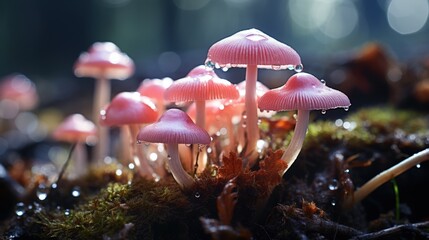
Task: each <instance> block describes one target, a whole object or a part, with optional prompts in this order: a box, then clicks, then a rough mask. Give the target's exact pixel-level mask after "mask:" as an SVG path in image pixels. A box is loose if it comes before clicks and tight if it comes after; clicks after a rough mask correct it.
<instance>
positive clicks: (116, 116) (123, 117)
mask: <svg viewBox="0 0 429 240" xmlns="http://www.w3.org/2000/svg"><path fill="white" fill-rule="evenodd" d="M157 119H158V111H157V110H156V107H155V104H154V103H153V102H152V101H151V100H150V99H149V98H147V97H144V96H141V95H140V93H138V92H120V93H118V94H117V95H116V96H115V97H114V98H113V99H112V101H111V102H110V104H109V105H107V107H106V108H105V109H104V110H102V111H101V113H100V123H101V125H103V126H122V128H121V131H125V130H126V129H128V131H129V136H130V138H129V141H130V142H129V143H130V145H129V147H130V148H131V152H132V154H133V161H134V163H135V164H136V166H137V170H138V171H139V173H140V175H141V176H142V177H146V178H148V179H154V178H155V179H156V178H157V176H156V174H155V173H154V171H153V169H152V167H151V166H150V165H149V162H148V160H147V158H146V157H145V155H144V153H143V152H142V151H143V149H142V148H139V147H137V142H136V137H137V134H138V132H139V130H140V125H142V124H147V123H152V122H155V121H156V120H157ZM124 127H126V128H124Z"/></svg>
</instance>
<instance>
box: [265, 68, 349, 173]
mask: <svg viewBox="0 0 429 240" xmlns="http://www.w3.org/2000/svg"><path fill="white" fill-rule="evenodd" d="M258 106H259V109H261V110H273V111H289V110H298V114H297V119H296V125H295V131H294V135H293V137H292V140H291V142H290V143H289V145H288V147H287V149H286V150H285V152H284V154H283V156H282V160H283V161H285V162H286V163H287V168H286V169H285V170H284V172H283V174H284V173H285V172H286V171H287V170H288V169H289V168H290V167H291V166H292V164H293V162H294V161H295V159H296V158H297V156H298V154H299V152H300V151H301V148H302V144H303V143H304V138H305V135H306V133H307V127H308V123H309V116H310V111H311V110H322V111H326V110H328V109H334V108H344V109H348V107H349V106H350V100H349V98H348V97H347V96H346V95H345V94H344V93H342V92H340V91H338V90H335V89H332V88H329V87H327V86H326V85H325V84H324V83H322V82H321V81H320V80H319V79H317V78H316V77H314V76H313V75H311V74H308V73H297V74H294V75H292V76H291V77H290V78H289V80H288V81H287V82H286V84H285V85H284V86H282V87H279V88H276V89H272V90H270V91H268V92H266V93H265V94H264V95H263V96H262V97H261V98H260V99H259V102H258ZM283 174H282V175H283Z"/></svg>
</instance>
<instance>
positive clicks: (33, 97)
mask: <svg viewBox="0 0 429 240" xmlns="http://www.w3.org/2000/svg"><path fill="white" fill-rule="evenodd" d="M0 100H10V101H13V102H16V103H17V104H18V106H19V108H20V109H21V110H29V109H33V108H34V107H35V106H36V105H37V103H38V101H39V96H38V94H37V90H36V86H35V84H34V83H33V82H32V81H31V80H30V79H28V78H27V77H26V76H24V75H22V74H11V75H9V76H6V77H5V78H3V79H2V80H1V82H0Z"/></svg>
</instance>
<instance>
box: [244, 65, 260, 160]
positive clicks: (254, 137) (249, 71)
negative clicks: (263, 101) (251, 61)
mask: <svg viewBox="0 0 429 240" xmlns="http://www.w3.org/2000/svg"><path fill="white" fill-rule="evenodd" d="M257 78H258V66H257V65H248V66H247V68H246V95H245V102H244V103H245V110H246V135H247V144H245V145H246V146H247V147H246V152H245V153H244V155H243V156H245V157H246V158H248V165H249V166H250V167H252V166H253V165H254V164H255V163H256V160H257V156H258V154H257V152H256V142H257V141H258V139H259V126H258V107H257V102H256V81H257Z"/></svg>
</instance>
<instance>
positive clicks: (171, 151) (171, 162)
mask: <svg viewBox="0 0 429 240" xmlns="http://www.w3.org/2000/svg"><path fill="white" fill-rule="evenodd" d="M167 152H168V156H169V157H168V160H167V161H168V166H169V168H170V171H171V174H172V175H173V177H174V179H175V180H176V182H177V183H178V184H179V185H180V187H181V188H182V189H186V188H190V187H191V186H192V185H193V184H194V182H195V181H194V179H193V178H192V177H191V176H190V175H189V174H188V173H187V172H186V171H185V169H184V168H183V166H182V163H181V161H180V158H179V147H178V144H167Z"/></svg>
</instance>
